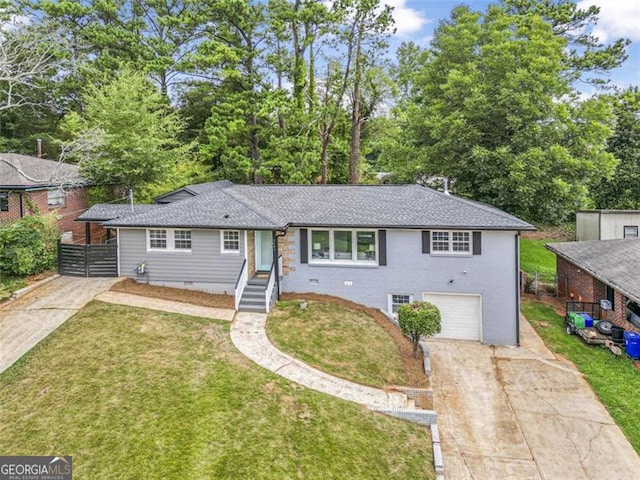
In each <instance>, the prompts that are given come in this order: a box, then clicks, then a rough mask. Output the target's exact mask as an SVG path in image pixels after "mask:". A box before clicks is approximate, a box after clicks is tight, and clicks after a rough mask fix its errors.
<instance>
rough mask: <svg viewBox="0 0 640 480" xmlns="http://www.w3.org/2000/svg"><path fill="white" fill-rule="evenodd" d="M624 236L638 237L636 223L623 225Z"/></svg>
mask: <svg viewBox="0 0 640 480" xmlns="http://www.w3.org/2000/svg"><path fill="white" fill-rule="evenodd" d="M624 238H638V226H637V225H625V227H624Z"/></svg>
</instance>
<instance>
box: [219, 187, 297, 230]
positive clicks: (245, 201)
mask: <svg viewBox="0 0 640 480" xmlns="http://www.w3.org/2000/svg"><path fill="white" fill-rule="evenodd" d="M235 186H236V185H231V186H228V187H225V188H221V189H220V190H219V191H220V192H221V193H222V194H223V195H226V196H227V197H229V198H231V199H232V200H235V201H236V202H238V203H240V204H242V205H244V206H245V207H247V208H248V209H250V210H251V211H252V212H253V213H255V214H256V215H258V216H259V217H261V218H263V219H264V220H266V221H268V222H270V223H272V224H274V225H279V226H282V227H286V226H287V225H288V222H283V221H282V219H280V218H272V217H271V216H269V214H268V213H267V212H265V211H264V210H265V209H264V208H262V206H260V205H255V202H253V201H252V199H250V198H247V197H246V196H245V195H242V194H241V193H240V192H236V191H234V188H233V187H235ZM239 197H240V198H239Z"/></svg>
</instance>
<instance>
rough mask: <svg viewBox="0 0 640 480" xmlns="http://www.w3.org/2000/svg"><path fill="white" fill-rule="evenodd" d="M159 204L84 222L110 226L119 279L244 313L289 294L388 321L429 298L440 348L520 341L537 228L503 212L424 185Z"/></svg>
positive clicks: (211, 192) (293, 188)
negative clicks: (523, 273)
mask: <svg viewBox="0 0 640 480" xmlns="http://www.w3.org/2000/svg"><path fill="white" fill-rule="evenodd" d="M158 201H160V202H162V205H157V206H155V207H150V208H146V209H141V210H137V211H136V212H135V213H132V212H129V213H123V212H122V211H118V212H117V213H114V214H110V213H109V211H108V210H109V209H111V208H115V207H113V206H104V205H97V206H95V207H93V209H92V210H94V211H93V212H92V211H89V212H87V214H86V215H85V216H86V218H93V219H94V220H95V219H97V218H98V217H100V218H102V219H104V220H107V218H108V217H111V218H110V219H108V221H104V223H103V225H105V226H106V227H109V228H115V229H117V230H118V244H119V273H120V275H121V276H126V277H130V278H134V279H137V280H139V281H145V282H149V283H152V284H157V285H167V286H174V287H181V288H193V289H199V290H205V291H209V292H215V293H226V294H229V295H234V296H235V298H236V307H237V308H239V309H240V310H258V311H268V310H269V309H270V308H271V305H272V302H273V301H274V299H275V298H277V295H278V294H279V293H282V292H295V293H308V292H313V293H319V294H327V295H334V296H338V297H342V298H346V299H349V300H352V301H354V302H357V303H361V304H364V305H368V306H371V307H375V308H378V309H380V310H382V311H384V312H386V313H388V314H389V315H394V314H395V313H396V311H397V309H398V307H399V306H400V305H402V304H404V303H409V302H411V301H413V300H423V299H424V300H428V301H430V302H432V303H435V304H436V305H438V307H440V310H441V312H442V324H443V331H442V333H441V334H440V336H441V337H442V338H458V339H468V340H478V341H482V342H483V343H488V344H496V345H504V344H517V343H518V342H519V293H518V292H519V288H518V287H519V285H518V282H519V260H518V255H519V249H518V242H519V232H520V231H522V230H533V229H534V227H532V226H531V225H529V224H528V223H526V222H523V221H521V220H519V219H517V218H515V217H513V216H511V215H508V214H507V213H505V212H503V211H501V210H498V209H496V208H494V207H491V206H488V205H486V204H481V203H478V202H473V201H470V200H466V199H462V198H458V197H455V196H453V195H448V194H444V193H440V192H437V191H434V190H431V189H428V188H425V187H421V186H418V185H394V186H387V185H382V186H342V185H308V186H298V185H251V186H249V185H233V184H231V183H230V182H213V183H208V184H202V185H197V186H196V185H193V186H189V187H185V188H183V189H180V190H177V191H175V192H171V193H169V194H166V195H163V196H162V197H160V198H159V199H158ZM101 209H102V210H101ZM79 220H82V218H80V219H79Z"/></svg>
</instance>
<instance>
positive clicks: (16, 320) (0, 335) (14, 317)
mask: <svg viewBox="0 0 640 480" xmlns="http://www.w3.org/2000/svg"><path fill="white" fill-rule="evenodd" d="M117 281H118V279H117V278H74V277H58V278H56V279H54V280H52V281H50V282H47V283H45V284H43V285H41V286H39V287H37V288H35V289H34V290H32V291H30V292H29V293H27V294H25V295H24V296H22V297H20V298H18V299H17V300H14V301H12V302H9V303H6V304H4V305H3V306H2V307H0V372H3V371H4V370H6V369H7V368H9V367H10V366H11V365H13V364H14V363H15V361H16V360H18V359H19V358H20V357H21V356H22V355H24V354H25V353H27V352H28V351H29V350H31V348H33V347H34V346H35V345H37V344H38V342H40V340H42V339H43V338H45V337H46V336H47V335H49V334H50V333H51V332H53V331H54V330H55V329H56V328H58V327H59V326H60V325H62V324H63V323H64V322H65V321H66V320H67V319H68V318H69V317H71V316H72V315H73V314H74V313H76V312H77V311H78V310H79V309H80V308H82V307H83V306H84V305H86V304H87V303H88V302H89V301H90V300H91V299H92V298H94V297H95V296H96V295H98V294H99V293H101V292H104V291H106V290H109V288H111V286H112V285H113V284H114V283H115V282H117Z"/></svg>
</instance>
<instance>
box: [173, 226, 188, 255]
mask: <svg viewBox="0 0 640 480" xmlns="http://www.w3.org/2000/svg"><path fill="white" fill-rule="evenodd" d="M173 242H174V246H175V248H176V250H191V230H174V231H173Z"/></svg>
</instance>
